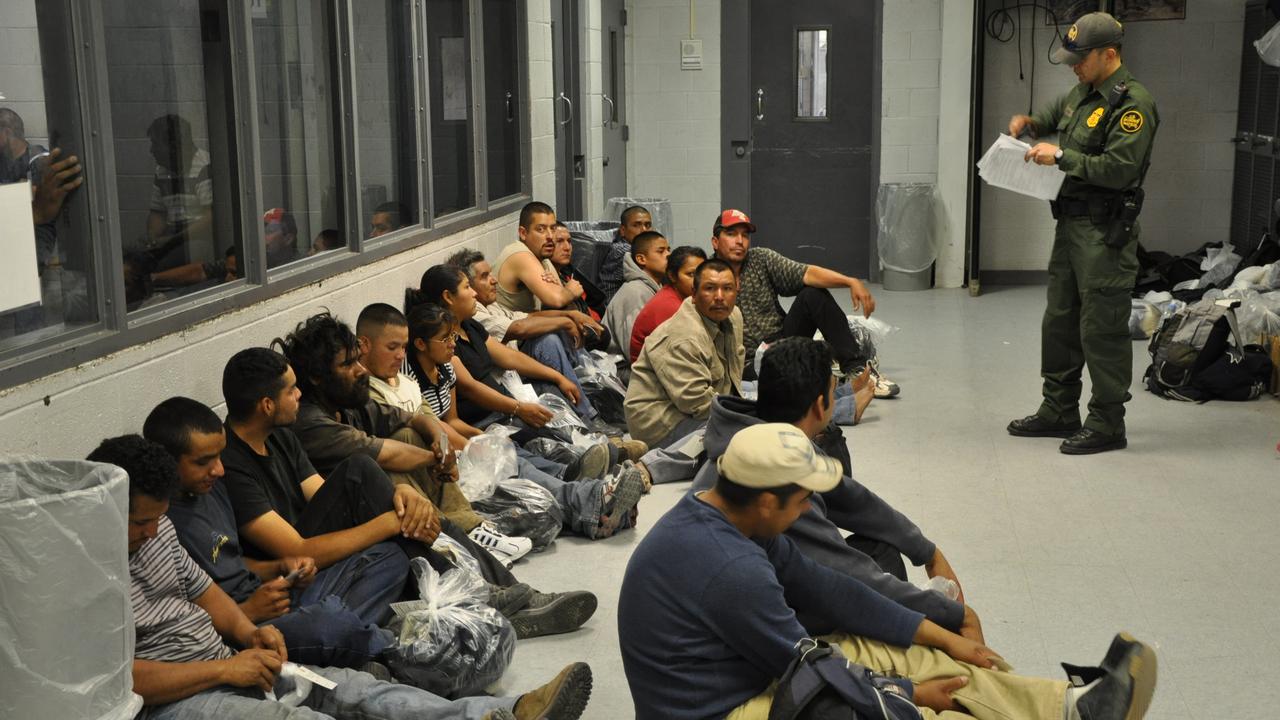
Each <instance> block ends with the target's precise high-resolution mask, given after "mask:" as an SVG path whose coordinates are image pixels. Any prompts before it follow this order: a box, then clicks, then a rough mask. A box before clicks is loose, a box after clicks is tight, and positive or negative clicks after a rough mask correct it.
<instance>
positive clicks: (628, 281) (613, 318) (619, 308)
mask: <svg viewBox="0 0 1280 720" xmlns="http://www.w3.org/2000/svg"><path fill="white" fill-rule="evenodd" d="M622 277H623V278H624V282H623V283H622V287H620V288H618V292H616V293H614V295H613V299H612V300H610V301H609V306H608V307H606V308H605V310H604V326H605V327H607V328H609V335H610V336H611V337H612V340H610V344H609V352H615V353H620V354H621V355H622V356H623V357H626V358H629V357H631V326H632V325H635V324H636V316H637V315H639V314H640V311H641V310H642V309H644V305H645V303H647V302H649V299H650V298H652V297H653V296H654V295H657V294H658V290H660V289H661V287H660V286H659V285H658V283H656V282H654V280H653V278H651V277H649V273H647V272H645V271H644V268H642V267H640V266H639V265H638V264H636V261H635V260H634V259H633V258H632V257H631V254H630V253H628V254H627V256H626V258H625V259H623V261H622Z"/></svg>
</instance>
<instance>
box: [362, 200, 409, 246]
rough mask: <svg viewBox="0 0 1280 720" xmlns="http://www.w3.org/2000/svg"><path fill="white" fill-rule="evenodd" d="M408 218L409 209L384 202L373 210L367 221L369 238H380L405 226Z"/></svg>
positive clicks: (392, 202) (395, 203)
mask: <svg viewBox="0 0 1280 720" xmlns="http://www.w3.org/2000/svg"><path fill="white" fill-rule="evenodd" d="M408 218H409V208H407V207H405V204H404V203H400V202H395V201H394V200H393V201H390V202H384V203H382V204H381V205H379V206H378V207H376V208H374V209H373V218H371V219H370V220H369V225H370V226H371V227H370V228H369V238H370V239H373V238H376V237H382V236H383V235H386V234H387V233H389V232H395V231H396V230H399V229H400V228H402V227H404V226H405V222H406V220H408Z"/></svg>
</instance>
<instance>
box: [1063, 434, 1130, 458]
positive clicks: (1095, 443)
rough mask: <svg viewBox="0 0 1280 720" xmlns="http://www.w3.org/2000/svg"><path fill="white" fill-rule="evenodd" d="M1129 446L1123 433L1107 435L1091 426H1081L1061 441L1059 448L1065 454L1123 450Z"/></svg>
mask: <svg viewBox="0 0 1280 720" xmlns="http://www.w3.org/2000/svg"><path fill="white" fill-rule="evenodd" d="M1128 446H1129V441H1128V440H1125V438H1124V433H1123V432H1122V433H1120V434H1118V435H1108V434H1106V433H1101V432H1098V431H1097V430H1094V429H1093V428H1083V429H1081V430H1080V431H1078V432H1077V433H1076V434H1075V435H1072V436H1071V437H1069V438H1067V439H1066V440H1063V441H1062V445H1060V446H1059V447H1058V449H1059V450H1061V451H1062V452H1064V453H1066V454H1067V455H1092V454H1094V453H1100V452H1106V451H1108V450H1123V449H1124V448H1126V447H1128Z"/></svg>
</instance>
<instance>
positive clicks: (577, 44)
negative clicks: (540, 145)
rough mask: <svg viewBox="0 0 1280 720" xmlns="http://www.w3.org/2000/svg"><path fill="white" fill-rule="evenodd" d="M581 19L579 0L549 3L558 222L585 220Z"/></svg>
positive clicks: (556, 0)
mask: <svg viewBox="0 0 1280 720" xmlns="http://www.w3.org/2000/svg"><path fill="white" fill-rule="evenodd" d="M581 19H582V12H581V7H580V5H579V1H578V0H551V88H552V90H551V93H552V97H551V108H552V109H551V121H552V126H551V130H552V133H553V136H554V137H555V145H556V152H555V158H556V199H555V203H556V216H557V217H558V218H559V219H561V220H581V219H584V218H583V217H582V216H583V213H584V212H585V206H586V195H585V192H584V190H585V185H586V182H585V174H586V173H585V167H582V165H583V164H584V163H585V159H584V153H583V150H582V147H583V142H582V127H583V125H582V119H583V117H584V113H585V111H586V107H585V106H584V105H583V99H582V46H583V27H582V21H581ZM561 95H563V96H564V98H565V99H567V100H568V101H569V105H567V106H566V104H565V102H564V100H562V99H561ZM570 108H571V110H570ZM561 118H566V119H567V120H568V121H567V122H565V121H564V120H562V119H561ZM562 123H563V124H562Z"/></svg>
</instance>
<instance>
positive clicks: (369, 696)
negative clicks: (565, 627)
mask: <svg viewBox="0 0 1280 720" xmlns="http://www.w3.org/2000/svg"><path fill="white" fill-rule="evenodd" d="M311 669H312V670H314V671H316V672H317V673H319V674H321V675H323V676H325V677H326V678H328V679H330V680H333V681H334V682H336V683H338V687H336V688H334V689H333V690H325V689H324V688H321V687H313V688H311V693H310V694H309V695H308V696H307V697H306V698H305V699H304V700H303V701H302V705H301V707H290V706H288V705H285V704H283V703H279V702H274V701H271V700H264V699H263V696H262V692H261V691H259V690H257V689H254V688H233V687H228V686H225V685H223V686H219V687H216V688H213V689H211V690H205V691H204V692H200V693H196V694H195V695H192V696H191V697H189V698H186V699H183V700H178V701H177V702H171V703H167V704H165V705H153V706H150V707H147V708H144V709H143V712H142V714H141V715H140V716H139V717H140V718H142V719H143V720H260V719H265V720H322V719H323V718H336V719H338V720H342V719H343V718H351V720H401V718H403V719H404V720H410V719H412V720H419V719H420V718H431V719H432V720H481V719H482V718H483V717H484V716H485V715H486V714H488V713H490V712H493V711H494V710H497V709H499V708H506V709H508V710H509V709H511V708H513V707H515V698H495V697H487V696H481V697H469V698H462V699H460V700H445V699H444V698H442V697H440V696H439V695H433V694H431V693H429V692H427V691H426V690H419V689H418V688H415V687H413V686H412V685H398V684H395V683H385V682H382V681H380V680H378V679H376V678H374V677H373V676H372V675H369V674H368V673H363V672H358V671H356V670H345V669H342V668H327V667H312V668H311ZM291 690H293V681H292V680H290V679H288V678H278V679H277V680H276V686H275V693H276V696H277V697H283V696H284V695H285V694H286V693H288V692H290V691H291Z"/></svg>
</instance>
